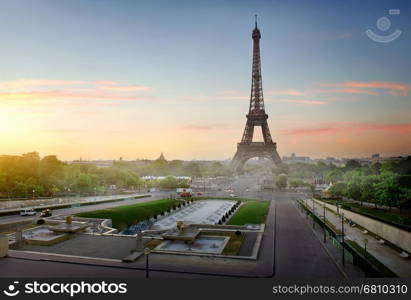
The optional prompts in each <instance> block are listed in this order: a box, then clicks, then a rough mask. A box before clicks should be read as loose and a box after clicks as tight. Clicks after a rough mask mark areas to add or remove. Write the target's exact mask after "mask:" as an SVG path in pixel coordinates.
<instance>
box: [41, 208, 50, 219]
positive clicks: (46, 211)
mask: <svg viewBox="0 0 411 300" xmlns="http://www.w3.org/2000/svg"><path fill="white" fill-rule="evenodd" d="M51 215H52V210H51V209H49V208H47V209H44V210H42V211H41V213H40V217H42V218H44V217H51Z"/></svg>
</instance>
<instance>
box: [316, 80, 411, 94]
mask: <svg viewBox="0 0 411 300" xmlns="http://www.w3.org/2000/svg"><path fill="white" fill-rule="evenodd" d="M320 85H321V86H325V87H337V88H341V89H339V90H330V92H333V91H336V92H338V91H340V92H347V93H358V94H360V93H362V94H367V93H368V94H370V95H377V94H378V93H377V92H374V91H370V90H369V89H383V90H387V91H388V93H389V94H392V95H396V96H407V95H408V92H409V90H410V89H411V84H407V83H401V82H384V81H373V82H358V81H351V82H341V83H321V84H320Z"/></svg>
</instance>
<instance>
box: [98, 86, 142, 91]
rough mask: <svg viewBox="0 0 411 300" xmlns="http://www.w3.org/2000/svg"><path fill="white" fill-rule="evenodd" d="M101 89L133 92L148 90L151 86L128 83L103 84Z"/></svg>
mask: <svg viewBox="0 0 411 300" xmlns="http://www.w3.org/2000/svg"><path fill="white" fill-rule="evenodd" d="M101 89H103V90H109V91H117V92H132V91H147V90H149V89H150V88H149V87H147V86H143V85H127V86H114V85H110V86H102V87H101Z"/></svg>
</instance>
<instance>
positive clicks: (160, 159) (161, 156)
mask: <svg viewBox="0 0 411 300" xmlns="http://www.w3.org/2000/svg"><path fill="white" fill-rule="evenodd" d="M156 160H159V161H166V158H165V157H164V154H163V152H161V154H160V157H159V158H157V159H156Z"/></svg>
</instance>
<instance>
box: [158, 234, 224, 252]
mask: <svg viewBox="0 0 411 300" xmlns="http://www.w3.org/2000/svg"><path fill="white" fill-rule="evenodd" d="M229 239H230V238H229V237H224V236H205V235H204V236H200V237H198V238H196V239H195V240H194V242H192V243H185V242H184V241H178V240H167V241H164V242H162V243H161V244H160V245H158V246H157V247H156V248H155V249H154V250H156V251H159V252H163V251H164V252H181V253H207V254H221V253H222V252H223V250H224V248H225V246H226V244H227V243H228V240H229Z"/></svg>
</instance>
